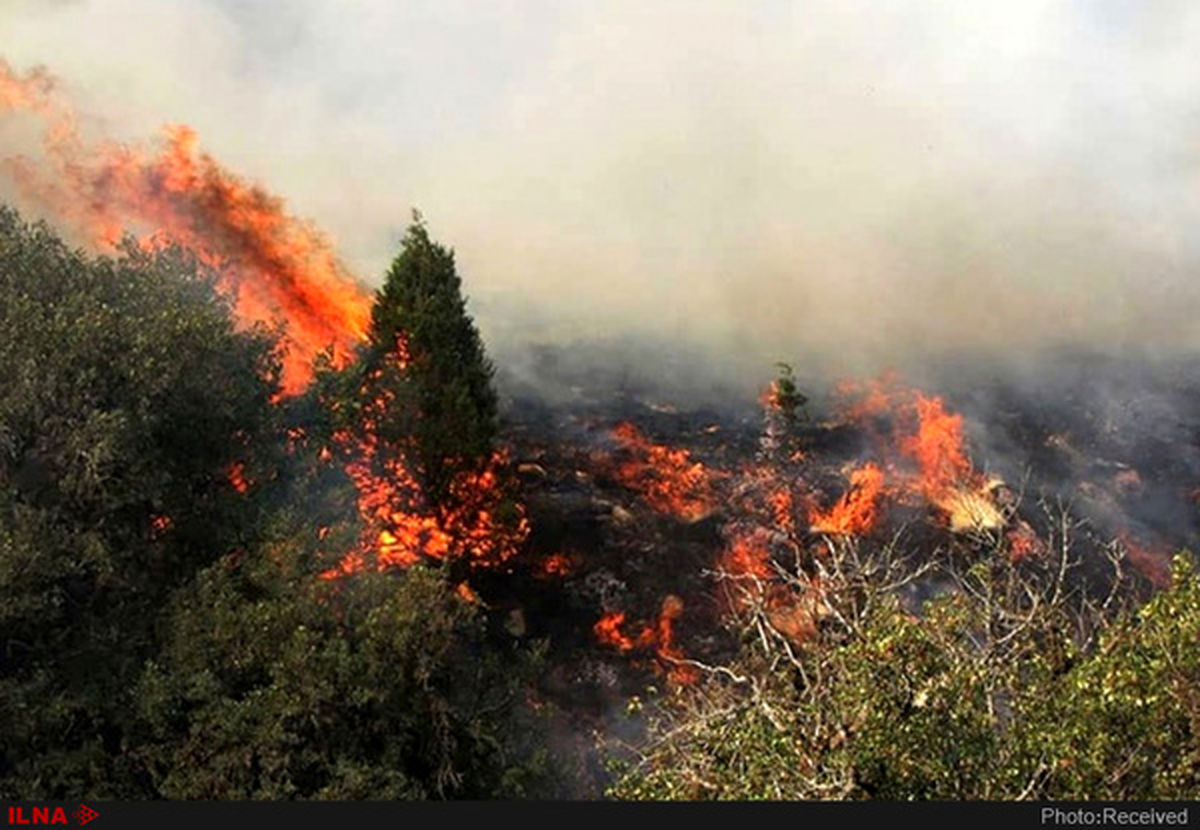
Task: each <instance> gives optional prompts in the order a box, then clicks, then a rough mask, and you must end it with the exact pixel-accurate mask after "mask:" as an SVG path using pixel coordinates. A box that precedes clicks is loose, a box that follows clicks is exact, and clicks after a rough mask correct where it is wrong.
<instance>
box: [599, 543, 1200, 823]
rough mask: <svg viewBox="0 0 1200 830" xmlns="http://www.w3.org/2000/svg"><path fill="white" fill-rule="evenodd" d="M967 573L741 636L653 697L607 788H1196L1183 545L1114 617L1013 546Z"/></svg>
mask: <svg viewBox="0 0 1200 830" xmlns="http://www.w3.org/2000/svg"><path fill="white" fill-rule="evenodd" d="M1064 570H1065V569H1064ZM957 576H958V578H959V585H960V589H959V590H955V591H951V592H948V593H944V594H943V595H941V596H939V597H938V598H936V599H933V600H931V601H929V602H928V603H926V604H925V607H924V608H923V609H922V611H921V613H920V614H919V615H913V614H911V613H910V612H908V611H907V610H905V609H904V608H903V607H902V605H901V604H900V603H899V601H898V600H897V598H896V597H895V596H894V595H882V594H881V595H880V596H878V597H876V599H875V601H874V602H872V603H870V610H869V612H868V613H865V614H863V615H861V616H857V617H856V616H854V615H853V612H852V611H849V612H847V613H848V615H849V616H848V617H847V623H848V625H847V626H846V627H845V628H844V629H842V630H841V632H840V634H838V635H836V636H830V635H829V634H828V633H827V635H826V636H825V637H823V638H822V639H821V640H820V641H819V642H816V643H812V644H809V645H808V646H807V647H806V648H804V649H801V650H799V651H797V652H793V651H789V650H787V649H783V651H782V652H780V651H776V652H774V653H773V654H764V653H759V652H756V651H755V650H754V649H752V648H748V650H747V652H746V654H744V655H743V657H742V658H741V659H740V660H739V661H738V662H737V663H736V664H735V665H734V666H732V668H731V669H730V670H728V671H724V672H719V673H714V674H713V676H712V677H710V678H709V679H708V680H707V681H706V682H704V683H703V684H701V686H700V687H699V688H697V689H695V690H692V691H691V692H689V693H688V695H687V696H686V697H685V698H684V701H683V703H681V704H675V705H671V706H663V707H661V708H660V709H659V710H658V712H657V715H656V721H655V723H654V725H653V727H652V734H653V735H654V736H655V737H654V739H653V740H652V741H651V743H650V745H649V746H648V747H647V748H645V749H643V750H641V751H640V752H635V753H632V754H630V753H629V752H625V753H624V754H623V755H622V756H620V757H621V758H622V760H621V761H620V762H618V763H617V764H616V767H617V769H618V771H619V777H618V779H617V782H616V784H615V785H614V786H613V788H612V791H611V794H612V795H613V796H615V797H618V798H639V799H644V798H656V799H662V798H672V799H678V798H683V799H698V798H703V799H713V798H736V799H755V798H771V799H812V798H821V799H843V798H849V799H861V798H884V799H901V800H903V799H979V798H983V799H1017V798H1044V799H1091V798H1100V799H1191V798H1195V797H1196V796H1197V794H1200V694H1198V693H1197V692H1196V689H1197V688H1200V686H1198V684H1200V657H1197V654H1200V651H1198V650H1197V646H1200V580H1198V579H1197V577H1196V575H1195V573H1194V571H1193V566H1192V564H1191V561H1190V559H1189V558H1187V557H1185V556H1182V555H1181V556H1180V557H1178V559H1177V560H1176V564H1175V584H1174V586H1173V587H1172V588H1171V589H1170V590H1169V591H1166V592H1163V593H1162V594H1160V595H1158V596H1157V597H1155V598H1154V599H1153V600H1151V601H1150V602H1149V604H1147V605H1146V606H1144V607H1143V608H1142V609H1141V610H1140V611H1139V612H1137V613H1133V612H1129V611H1123V612H1120V613H1116V614H1115V616H1114V617H1113V618H1112V619H1111V620H1110V621H1108V622H1104V617H1103V615H1099V614H1091V613H1090V611H1088V610H1087V609H1086V608H1085V606H1086V603H1085V604H1084V605H1075V606H1073V605H1072V604H1071V603H1073V602H1078V601H1079V596H1078V595H1077V594H1073V593H1072V592H1069V591H1062V590H1061V588H1062V586H1063V585H1064V583H1063V582H1061V581H1056V580H1054V579H1040V578H1039V577H1038V576H1037V575H1031V574H1029V573H1026V572H1023V571H1022V570H1021V568H1020V567H1018V566H1017V565H1013V564H1010V563H1008V562H1007V561H1004V560H1003V559H999V560H997V561H993V562H989V563H979V565H977V566H975V567H973V568H970V569H969V570H968V571H967V572H966V573H960V574H957ZM1056 586H1057V587H1056ZM1026 588H1028V589H1030V590H1029V591H1026V590H1025V589H1026ZM1033 597H1037V599H1036V601H1035V600H1033V599H1032V598H1033ZM860 599H861V595H860ZM1092 610H1094V609H1092ZM1093 625H1098V626H1099V627H1098V628H1097V629H1096V631H1094V632H1093V633H1092V634H1090V635H1085V636H1083V639H1082V641H1081V639H1080V638H1081V631H1084V630H1086V629H1087V627H1088V626H1093ZM1101 632H1102V633H1101ZM777 647H780V646H777ZM730 678H738V682H734V681H731V679H730Z"/></svg>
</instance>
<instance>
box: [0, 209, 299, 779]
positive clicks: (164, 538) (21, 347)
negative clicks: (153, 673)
mask: <svg viewBox="0 0 1200 830" xmlns="http://www.w3.org/2000/svg"><path fill="white" fill-rule="evenodd" d="M0 330H2V331H3V332H4V336H3V337H2V338H0V367H3V369H2V371H3V382H2V383H0V631H3V644H2V647H3V661H2V664H0V665H2V666H3V668H2V669H0V695H2V696H3V701H4V704H5V705H4V706H2V707H0V733H2V734H4V735H5V741H4V742H3V743H2V747H3V748H0V791H3V792H6V793H8V794H10V795H12V794H14V793H17V792H24V793H26V794H28V793H34V792H37V793H40V794H45V795H49V794H51V793H65V792H92V793H103V794H114V795H115V794H117V793H119V792H122V791H123V790H122V789H121V788H122V787H124V786H126V785H127V784H128V783H129V782H127V781H124V778H123V776H124V775H125V772H123V771H121V770H120V769H117V768H115V767H119V758H120V750H121V746H120V735H121V723H122V721H123V720H124V712H125V711H126V710H127V709H128V706H129V700H128V697H127V694H126V692H127V688H128V685H127V684H128V681H129V679H130V678H131V677H133V676H136V674H137V673H138V672H139V671H140V663H141V661H142V660H143V659H145V657H146V656H147V655H148V654H149V653H151V651H152V649H153V645H154V630H153V626H154V621H155V618H156V616H157V613H158V611H159V609H160V607H161V605H162V604H163V603H164V602H165V600H166V599H167V597H168V596H169V594H170V592H171V591H172V590H173V589H174V588H175V587H177V586H179V585H181V584H183V583H184V582H185V581H186V580H187V579H188V578H189V577H190V575H191V574H192V573H194V572H195V571H196V570H197V569H199V568H201V567H203V566H204V565H206V564H207V563H209V562H211V561H213V560H214V559H215V558H216V557H217V556H218V555H220V554H221V553H222V552H223V551H226V550H230V549H232V548H234V547H236V546H238V545H240V544H242V543H243V542H244V541H245V540H246V538H247V537H250V536H252V535H253V532H254V530H253V521H252V515H253V508H252V506H251V505H249V504H248V503H247V500H246V499H243V498H241V497H240V496H239V494H237V493H236V491H235V490H234V488H233V487H232V486H231V484H230V482H229V478H228V470H229V468H230V465H232V464H233V463H235V462H241V463H244V464H246V465H247V469H248V470H250V471H255V470H257V469H258V468H260V467H266V466H269V465H270V463H271V462H270V459H269V457H267V456H269V454H270V451H271V448H272V447H274V445H275V444H274V442H273V441H271V440H269V439H266V440H264V437H265V436H267V435H268V434H269V433H271V432H272V430H273V423H272V418H273V414H272V411H271V407H270V403H269V401H270V398H271V395H272V394H273V393H274V392H275V389H276V386H275V379H276V377H277V372H278V369H277V362H276V360H275V357H274V354H273V351H272V342H271V340H270V339H269V338H267V337H266V336H264V335H262V334H261V333H256V332H250V333H244V332H235V331H234V329H233V326H232V323H231V321H230V317H229V314H228V310H227V309H226V308H224V307H223V306H222V305H221V304H220V303H219V302H217V301H216V297H215V294H214V292H213V288H212V285H211V282H210V281H209V280H208V279H206V278H205V276H204V275H203V274H202V273H200V272H199V271H198V270H197V267H196V266H195V264H194V263H192V262H190V261H189V260H188V259H187V258H186V257H185V256H183V255H182V254H181V253H179V252H178V251H169V252H165V253H146V252H142V251H139V250H137V249H136V248H135V247H133V246H129V247H127V248H126V249H125V250H124V251H123V252H122V254H121V255H120V256H119V257H117V258H115V259H109V258H99V259H91V258H88V257H85V256H83V255H82V254H80V253H78V252H75V251H71V250H69V249H67V248H66V247H65V246H64V245H63V244H62V243H61V242H60V241H59V240H58V239H57V238H56V237H54V236H53V234H51V233H50V232H49V231H48V230H47V229H46V228H45V227H41V226H27V225H24V224H22V223H21V221H20V220H19V218H18V217H17V216H16V215H15V214H14V213H12V212H11V211H8V210H5V209H0ZM119 781H124V783H117V782H119Z"/></svg>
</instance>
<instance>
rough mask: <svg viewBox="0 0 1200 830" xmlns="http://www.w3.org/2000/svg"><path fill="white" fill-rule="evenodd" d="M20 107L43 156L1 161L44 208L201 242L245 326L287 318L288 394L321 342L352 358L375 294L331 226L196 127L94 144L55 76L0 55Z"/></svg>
mask: <svg viewBox="0 0 1200 830" xmlns="http://www.w3.org/2000/svg"><path fill="white" fill-rule="evenodd" d="M17 111H23V112H26V113H29V114H32V115H33V116H35V117H36V118H37V119H39V120H40V122H41V124H42V127H43V130H42V157H41V158H40V159H38V160H34V159H31V158H29V157H26V156H16V157H11V158H6V159H4V160H3V162H0V164H2V166H3V170H5V171H6V172H7V173H8V174H9V175H11V176H12V178H13V180H14V181H15V182H16V184H17V187H18V190H19V192H20V194H21V196H22V197H23V198H24V199H25V200H27V201H28V202H30V203H31V204H32V205H33V206H35V207H36V208H37V209H38V210H40V211H42V212H46V213H49V214H51V215H53V216H54V217H55V218H56V219H57V221H58V222H60V223H62V224H63V225H65V226H67V227H69V228H70V229H71V231H72V232H74V233H75V234H77V235H79V236H81V237H82V238H83V240H84V241H86V242H87V243H88V244H90V245H92V246H94V247H96V248H98V249H100V250H112V249H113V248H114V247H115V246H116V245H117V244H118V243H119V242H120V239H121V237H122V235H123V234H124V233H126V232H135V231H136V232H140V233H142V234H143V237H142V244H143V245H144V246H146V247H158V246H163V245H167V244H179V245H181V246H183V247H185V248H187V249H189V250H190V251H192V252H193V254H194V255H195V256H196V257H197V259H198V260H200V261H201V262H202V263H204V264H205V265H207V266H210V267H211V268H213V269H214V271H215V273H216V275H217V279H218V284H219V287H220V288H221V289H222V292H223V293H224V294H226V295H227V296H228V297H229V298H230V299H231V300H232V302H233V304H234V312H235V314H236V315H237V318H238V320H239V321H240V322H241V323H242V324H243V325H251V324H254V323H265V324H267V325H271V326H273V325H276V324H282V326H283V335H284V338H283V339H284V346H285V353H284V355H283V387H284V391H285V392H287V393H296V392H299V391H301V390H302V389H303V388H304V387H305V386H307V384H308V382H309V381H310V380H311V378H312V361H313V358H314V357H316V356H317V355H318V354H319V353H321V352H322V351H324V350H326V349H332V351H333V359H334V364H335V365H344V364H345V363H346V362H348V361H349V359H350V358H351V356H352V352H353V349H354V346H355V345H356V344H357V343H358V342H359V341H361V340H362V339H363V338H364V337H365V335H366V332H367V326H368V323H369V321H370V310H371V295H370V293H369V292H368V291H367V290H366V289H365V288H363V287H362V285H361V284H360V283H359V282H358V281H357V280H356V279H355V278H354V277H353V275H351V274H350V272H349V271H348V270H347V269H346V268H345V267H344V266H343V265H342V264H341V262H340V261H339V260H338V258H337V256H336V255H335V253H334V250H333V246H332V245H331V244H330V242H329V240H328V239H327V238H326V237H325V235H324V234H322V233H321V232H320V231H319V230H318V229H317V228H316V227H315V226H313V225H312V224H311V223H310V222H307V221H304V220H301V219H298V218H296V217H295V216H292V215H291V214H289V213H288V212H287V211H286V209H285V206H284V203H283V201H282V200H281V199H279V198H278V197H276V196H273V195H271V194H270V193H268V192H266V191H265V190H263V189H262V188H260V187H257V186H254V185H252V184H250V183H248V182H247V181H246V180H244V179H243V178H241V177H239V176H237V175H235V174H234V173H232V172H230V171H229V170H228V169H226V168H225V167H223V166H222V165H221V164H220V163H218V162H217V161H216V160H215V159H213V158H212V156H210V155H208V154H206V153H203V152H200V151H199V149H198V146H197V137H196V134H195V132H194V131H193V130H192V129H191V128H190V127H186V126H179V125H175V126H168V127H166V128H164V131H163V136H162V141H161V145H160V147H159V148H158V149H157V150H156V151H148V150H145V149H142V148H138V147H133V146H127V145H122V144H117V143H114V142H99V143H95V144H88V143H87V142H86V141H85V140H84V139H83V137H82V136H81V134H80V131H79V129H78V127H77V121H78V119H77V118H76V115H75V113H74V111H73V110H72V108H71V107H70V106H69V104H68V102H67V101H66V99H65V98H64V97H63V96H62V95H60V94H59V93H58V90H57V85H56V84H55V82H54V80H53V79H52V78H51V77H50V76H49V75H48V74H46V73H45V72H44V71H41V70H34V71H32V72H29V73H26V74H25V75H18V74H17V73H16V72H14V71H13V70H12V68H11V67H9V66H8V64H6V63H4V62H3V61H0V114H3V113H13V112H17Z"/></svg>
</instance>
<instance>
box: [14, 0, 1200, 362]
mask: <svg viewBox="0 0 1200 830" xmlns="http://www.w3.org/2000/svg"><path fill="white" fill-rule="evenodd" d="M0 32H3V33H4V45H3V54H4V56H5V57H6V58H7V60H8V61H9V62H10V63H11V64H12V65H13V66H14V67H15V68H16V69H17V70H18V71H22V70H26V69H28V68H30V67H32V66H35V65H39V64H44V65H45V66H46V67H47V68H48V70H49V71H50V72H51V73H53V74H54V75H56V76H58V77H59V78H61V80H62V82H63V84H64V87H65V88H66V89H67V90H68V91H69V92H70V94H71V95H72V96H73V98H74V99H75V100H76V102H77V103H78V105H79V108H80V110H81V111H83V112H84V113H87V114H89V116H90V117H91V118H92V121H90V122H89V123H88V124H87V126H88V127H89V128H90V129H93V130H95V131H96V132H98V133H104V134H107V135H110V136H113V137H115V138H118V139H120V140H126V141H135V142H141V141H144V140H146V139H147V138H148V137H150V136H153V135H156V134H157V130H158V128H159V126H160V125H161V124H162V123H164V122H186V123H188V124H190V125H192V126H194V127H195V128H196V130H197V132H198V134H199V137H200V141H201V143H202V144H203V145H204V147H205V148H206V149H207V150H209V151H210V152H212V153H213V155H214V156H216V157H217V158H218V159H221V160H222V161H223V162H224V163H226V164H228V165H229V166H230V167H231V168H233V169H235V170H240V171H242V172H244V173H246V174H247V175H248V176H250V177H251V178H253V179H255V180H258V181H260V182H262V183H263V184H264V186H266V187H267V188H269V189H270V190H272V191H274V192H276V193H279V194H281V195H283V196H284V197H285V198H286V199H287V200H288V202H289V206H290V209H291V210H292V212H293V213H297V214H299V215H302V216H310V217H312V218H313V219H314V220H315V221H316V222H317V224H319V225H320V226H322V227H323V228H325V229H326V230H328V232H329V233H330V235H331V236H332V238H333V239H334V240H336V242H337V244H338V247H339V250H340V252H341V255H342V256H343V258H344V259H345V260H346V262H347V263H348V264H349V265H350V266H351V267H352V268H353V270H354V271H355V272H356V273H358V274H359V275H361V277H362V278H363V279H364V280H365V281H367V282H368V283H370V284H372V285H374V284H377V283H378V281H379V279H380V277H381V275H382V273H383V271H384V269H385V268H386V266H387V263H388V262H389V261H390V259H391V257H392V256H393V255H394V253H395V249H396V245H397V242H398V239H399V236H400V234H401V232H402V229H403V227H404V226H405V224H407V221H408V218H409V209H410V207H411V206H414V205H415V206H418V207H420V209H421V210H422V211H423V212H424V213H425V215H426V216H427V218H428V220H429V223H430V227H431V230H432V232H433V234H434V235H435V236H436V237H437V238H439V239H441V240H443V241H445V242H447V243H448V244H450V245H452V246H453V247H454V248H455V249H456V250H457V252H458V258H459V265H460V269H461V271H462V273H463V274H464V279H465V281H466V290H467V292H468V293H469V294H470V296H471V298H472V305H471V309H472V311H473V313H474V314H475V315H476V318H477V321H478V323H479V324H480V327H481V329H482V331H483V334H484V336H485V338H486V340H487V342H488V345H489V349H490V350H491V351H492V353H493V355H494V356H495V357H496V359H497V361H498V362H501V363H509V364H510V365H511V366H514V367H517V368H518V370H520V367H534V366H535V365H536V364H537V360H536V359H534V358H531V357H530V354H531V353H530V352H529V351H528V350H527V346H529V345H530V344H533V345H537V344H546V343H550V344H567V343H570V342H572V341H576V340H579V341H585V342H596V341H599V342H603V343H606V344H609V347H610V348H611V349H612V351H613V353H614V354H616V353H624V354H627V355H630V359H631V360H633V361H636V360H637V355H638V354H640V353H642V347H641V344H643V343H654V342H655V341H661V342H667V343H671V344H673V348H675V349H676V350H677V352H678V354H679V357H675V356H670V358H669V360H668V363H671V362H672V361H675V362H679V363H681V364H685V363H687V362H688V360H689V357H690V356H694V358H695V361H694V362H695V363H696V364H699V365H701V366H703V371H705V372H711V373H712V374H713V375H714V376H716V377H723V378H727V379H731V380H732V381H733V382H735V383H736V382H738V381H739V380H741V379H742V378H744V377H747V374H745V373H749V375H752V381H753V382H754V383H757V382H759V381H760V380H761V379H762V378H763V377H764V376H766V375H769V373H770V371H771V370H770V364H771V363H772V362H773V361H775V360H780V359H787V360H792V361H795V362H796V363H797V364H798V365H800V366H802V367H806V368H811V367H816V366H819V367H820V370H821V371H827V372H828V373H830V374H834V375H837V374H843V373H857V372H868V371H875V370H878V369H879V368H882V367H883V366H888V365H899V366H900V367H901V368H905V367H906V366H916V365H919V364H920V363H921V362H922V361H923V360H924V359H925V358H926V357H929V356H931V355H940V356H941V357H942V358H945V356H946V355H947V354H949V355H951V356H954V355H958V354H962V355H967V354H983V355H987V356H989V357H990V358H993V359H999V360H1002V361H1003V360H1007V359H1008V358H1009V357H1010V356H1011V357H1013V358H1014V359H1016V358H1021V357H1023V356H1025V355H1026V354H1029V353H1032V352H1034V351H1035V350H1037V349H1040V348H1041V347H1048V346H1055V347H1057V346H1064V345H1065V346H1081V347H1086V348H1098V349H1100V350H1102V351H1106V352H1113V353H1117V354H1126V353H1129V352H1130V351H1133V350H1136V351H1141V350H1147V351H1149V352H1150V353H1159V352H1174V351H1178V350H1184V349H1190V348H1193V347H1195V346H1196V345H1198V341H1200V329H1197V326H1196V325H1195V322H1194V321H1195V319H1196V312H1197V308H1198V307H1200V306H1198V302H1200V283H1198V282H1197V281H1196V279H1195V277H1194V272H1195V267H1196V265H1197V263H1198V262H1200V244H1198V242H1197V236H1196V233H1195V229H1196V228H1197V227H1200V223H1198V222H1197V219H1200V181H1198V180H1197V172H1198V171H1197V168H1198V164H1200V140H1198V139H1200V118H1198V116H1197V113H1198V112H1200V108H1198V106H1197V104H1198V102H1200V73H1196V72H1195V71H1194V68H1195V63H1194V55H1195V52H1196V49H1197V47H1200V10H1198V9H1196V8H1194V7H1192V6H1191V5H1190V4H1186V3H1182V2H1133V1H1132V0H1128V1H1127V0H1106V2H1087V3H1084V2H1073V3H1071V2H1068V3H1048V2H1033V1H1032V0H1016V2H1011V3H1006V4H1003V7H1000V6H996V7H990V6H989V7H981V6H979V5H977V4H972V5H964V4H962V3H957V2H951V1H950V0H920V1H919V2H917V1H915V0H914V2H888V3H879V2H877V1H876V0H871V1H870V2H868V1H867V0H849V1H847V0H838V1H837V2H796V3H786V2H757V3H745V2H736V3H735V2H705V1H704V0H689V1H688V2H683V0H678V1H676V0H654V2H650V3H646V2H636V3H635V2H612V3H607V4H594V3H583V2H541V0H531V1H529V2H516V1H515V0H509V1H505V0H500V1H499V2H492V3H487V4H479V3H470V2H447V0H439V1H438V2H412V3H405V4H395V3H390V2H385V0H349V1H348V2H337V3H334V2H316V1H315V0H302V1H301V2H292V3H287V4H277V3H271V4H268V3H242V2H234V0H187V2H184V0H94V2H89V1H88V0H75V2H56V3H47V2H42V1H39V2H21V0H16V2H13V0H9V2H6V3H4V4H3V5H2V6H0ZM25 138H27V136H25V135H24V134H23V133H22V131H21V130H19V129H16V128H12V129H7V130H3V131H0V142H3V143H0V156H8V155H12V154H13V153H16V152H21V151H27V150H29V148H28V147H26V146H24V145H23V144H22V142H23V141H24V140H25ZM8 187H9V185H8V183H7V182H5V183H4V184H2V185H0V188H5V189H3V190H0V194H7V195H11V193H10V191H8V190H7V189H6V188H8ZM651 348H652V347H650V346H647V349H651Z"/></svg>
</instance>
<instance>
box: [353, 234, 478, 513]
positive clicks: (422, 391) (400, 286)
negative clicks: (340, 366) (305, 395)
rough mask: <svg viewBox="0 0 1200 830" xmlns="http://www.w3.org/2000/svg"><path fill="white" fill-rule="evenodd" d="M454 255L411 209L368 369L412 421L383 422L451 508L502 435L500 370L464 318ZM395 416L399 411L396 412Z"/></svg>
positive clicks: (380, 300) (377, 313)
mask: <svg viewBox="0 0 1200 830" xmlns="http://www.w3.org/2000/svg"><path fill="white" fill-rule="evenodd" d="M461 289H462V281H461V279H460V278H459V276H458V272H457V270H456V268H455V264H454V252H453V251H451V250H449V249H447V248H445V247H443V246H441V245H439V244H438V243H437V242H435V241H433V240H432V239H431V238H430V237H429V233H428V231H427V230H426V228H425V224H424V221H423V220H422V218H421V215H420V214H419V213H417V212H416V211H414V212H413V223H412V225H411V226H410V227H409V228H408V232H407V233H406V235H405V237H404V239H403V241H402V244H401V250H400V253H399V254H398V255H397V256H396V258H395V260H394V261H393V262H392V266H391V269H390V270H389V272H388V275H387V280H386V282H385V283H384V285H383V287H382V289H380V291H379V294H378V296H377V298H376V302H375V307H374V309H373V312H372V320H371V332H370V344H371V345H370V350H369V352H368V355H367V360H366V367H367V371H368V376H369V377H373V379H374V381H375V382H376V384H378V385H380V386H381V387H384V388H388V389H390V390H391V391H390V393H389V396H390V397H393V396H394V400H395V401H396V402H398V403H399V404H400V407H401V408H402V409H404V411H405V412H407V415H408V417H400V418H396V419H395V422H394V423H393V424H392V425H382V424H381V425H379V427H380V429H386V430H388V432H389V433H390V434H386V435H385V434H381V437H385V438H392V439H395V440H397V441H407V442H409V443H410V453H411V456H410V459H409V461H410V463H411V464H412V466H413V467H414V469H413V470H412V472H413V474H414V475H415V476H416V477H417V479H418V481H419V483H420V484H421V486H422V489H423V491H424V493H425V497H426V498H427V499H428V500H429V502H430V504H431V505H432V506H435V507H445V506H447V505H446V502H447V500H449V499H451V488H452V485H453V483H454V481H455V479H456V478H458V477H459V476H460V475H461V474H463V473H469V472H475V471H478V470H480V469H482V468H483V466H484V465H485V464H486V463H487V461H488V459H489V458H490V456H491V451H492V442H493V440H494V439H495V436H496V429H497V399H496V393H495V391H494V389H493V388H492V375H493V367H492V364H491V362H490V361H489V360H488V358H487V356H486V355H485V353H484V348H483V343H482V341H481V340H480V337H479V332H478V330H477V329H476V328H475V324H474V322H473V321H472V320H471V318H470V316H469V315H468V314H467V311H466V301H465V300H464V299H463V296H462V290H461ZM389 408H390V409H393V410H394V409H396V407H389Z"/></svg>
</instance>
